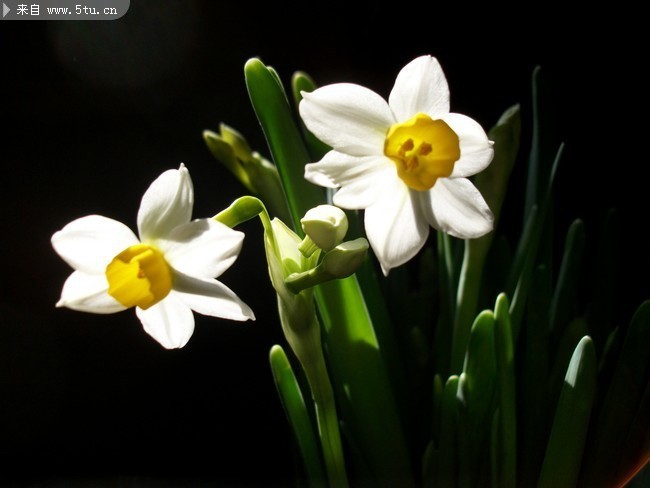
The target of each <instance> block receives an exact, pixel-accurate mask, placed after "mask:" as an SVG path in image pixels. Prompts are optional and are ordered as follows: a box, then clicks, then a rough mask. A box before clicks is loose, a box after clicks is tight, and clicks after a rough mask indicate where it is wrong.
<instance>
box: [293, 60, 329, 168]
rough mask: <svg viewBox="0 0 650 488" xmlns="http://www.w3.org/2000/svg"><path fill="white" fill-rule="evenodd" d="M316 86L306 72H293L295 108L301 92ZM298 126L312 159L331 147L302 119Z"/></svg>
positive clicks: (323, 154) (315, 158)
mask: <svg viewBox="0 0 650 488" xmlns="http://www.w3.org/2000/svg"><path fill="white" fill-rule="evenodd" d="M316 88H317V87H316V83H314V80H312V79H311V78H310V77H309V75H308V74H307V73H303V72H302V71H297V72H295V73H294V74H293V77H292V78H291V91H292V93H293V100H294V102H295V103H296V108H297V107H299V106H300V101H301V100H302V92H307V93H310V92H313V91H314V90H315V89H316ZM300 128H301V129H302V134H303V136H304V138H305V142H306V143H307V148H308V149H309V154H310V155H311V158H312V159H313V160H314V161H319V160H320V159H321V158H322V157H323V156H325V154H326V153H327V152H328V151H329V150H330V149H331V148H330V147H329V146H328V145H327V144H325V143H324V142H322V141H321V140H320V139H318V138H317V137H316V136H314V134H312V133H311V132H310V131H309V130H308V129H307V127H306V126H305V124H304V123H303V122H302V119H301V123H300Z"/></svg>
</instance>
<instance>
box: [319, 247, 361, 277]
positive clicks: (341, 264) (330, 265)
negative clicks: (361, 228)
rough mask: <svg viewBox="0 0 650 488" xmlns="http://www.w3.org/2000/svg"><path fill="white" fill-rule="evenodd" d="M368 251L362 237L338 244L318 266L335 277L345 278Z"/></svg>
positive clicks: (359, 263)
mask: <svg viewBox="0 0 650 488" xmlns="http://www.w3.org/2000/svg"><path fill="white" fill-rule="evenodd" d="M367 252H368V241H367V240H365V239H364V238H363V237H360V238H359V239H355V240H353V241H348V242H344V243H343V244H339V245H338V246H336V247H335V248H334V249H332V250H331V251H330V252H328V253H327V254H326V255H325V257H324V258H323V261H322V263H321V264H320V266H322V267H323V268H324V270H325V271H326V272H327V273H328V274H331V275H332V276H334V277H336V278H347V277H348V276H350V275H351V274H353V273H354V272H355V271H356V270H357V269H359V266H361V264H362V263H363V260H364V258H365V257H366V253H367Z"/></svg>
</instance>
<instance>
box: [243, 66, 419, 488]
mask: <svg viewBox="0 0 650 488" xmlns="http://www.w3.org/2000/svg"><path fill="white" fill-rule="evenodd" d="M244 71H245V74H246V86H247V87H248V92H249V95H250V98H251V102H252V104H253V108H254V109H255V113H256V114H257V118H258V119H259V121H260V124H261V125H262V129H263V131H264V134H265V136H266V140H267V142H268V144H269V148H270V150H271V154H272V156H273V160H274V161H275V163H276V165H277V166H278V170H279V172H280V177H281V179H282V184H283V186H284V190H285V193H286V195H287V200H288V203H289V207H290V209H291V215H292V216H293V221H294V222H293V224H294V226H295V228H296V230H297V232H298V233H302V229H301V226H300V219H301V218H302V216H303V215H304V214H305V212H306V211H307V210H309V209H310V208H312V207H315V206H317V205H319V204H321V203H323V202H324V201H325V195H324V192H323V191H322V189H321V188H320V187H317V186H314V185H312V184H310V183H308V182H307V180H305V179H304V167H305V164H307V163H309V162H310V157H309V155H308V153H307V150H306V148H305V146H304V144H303V142H302V138H301V134H300V131H299V129H298V128H297V126H296V124H295V123H294V120H293V114H292V111H291V107H290V106H289V103H288V101H287V98H286V95H285V93H284V90H283V89H282V85H281V83H280V81H279V77H278V76H277V73H276V72H275V70H271V69H269V68H267V67H266V66H265V65H264V64H263V63H262V62H261V61H260V60H259V59H251V60H249V61H248V62H247V63H246V66H245V70H244ZM315 297H316V301H317V303H318V309H319V312H320V314H321V318H322V324H323V326H324V329H325V342H326V346H327V354H328V357H329V360H330V361H329V363H330V367H331V368H332V373H333V374H332V380H333V383H334V384H335V387H336V390H337V398H338V399H339V400H340V401H341V417H342V418H343V421H344V422H345V424H346V428H347V431H348V432H350V434H351V435H352V436H354V440H353V444H355V445H357V446H359V449H360V450H361V452H362V453H363V455H364V457H365V459H366V460H367V463H368V466H369V467H370V469H371V470H372V472H373V474H374V476H375V477H376V478H377V479H378V480H381V481H382V482H383V483H390V482H391V480H393V481H394V480H399V481H400V483H402V484H404V485H405V486H408V485H410V484H411V483H412V476H413V475H412V472H411V466H410V461H409V458H408V452H407V449H406V442H405V439H404V435H403V432H402V426H401V422H400V419H399V414H398V410H397V407H396V403H395V399H394V396H393V387H392V386H391V383H390V376H389V373H388V371H387V368H386V365H385V362H384V358H383V357H382V351H383V349H384V348H383V345H382V347H380V343H382V344H383V343H389V342H390V341H387V340H386V337H390V335H391V333H392V332H391V331H390V330H388V329H385V330H384V329H382V330H379V329H375V328H374V327H373V322H372V319H371V315H370V312H369V310H368V307H367V306H366V302H365V301H364V296H363V295H362V293H361V289H360V286H359V282H358V281H357V279H356V277H355V276H352V277H349V278H346V279H344V280H336V281H331V282H329V283H326V284H324V285H321V286H319V287H318V288H317V289H316V290H315ZM384 322H386V320H384V321H383V322H380V323H384ZM387 347H388V348H389V347H390V346H387ZM351 398H354V401H353V402H352V401H350V399H351ZM387 459H388V460H389V461H387Z"/></svg>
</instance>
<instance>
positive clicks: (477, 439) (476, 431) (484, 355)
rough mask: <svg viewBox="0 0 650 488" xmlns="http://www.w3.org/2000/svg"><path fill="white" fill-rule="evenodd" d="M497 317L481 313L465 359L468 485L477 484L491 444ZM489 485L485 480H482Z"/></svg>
mask: <svg viewBox="0 0 650 488" xmlns="http://www.w3.org/2000/svg"><path fill="white" fill-rule="evenodd" d="M494 327H495V322H494V314H493V312H492V311H491V310H484V311H483V312H481V313H480V314H479V315H478V316H477V317H476V320H475V321H474V324H473V325H472V331H471V334H470V338H469V343H468V345H467V355H466V356H465V366H464V370H463V371H464V373H463V375H462V377H464V378H465V382H464V383H465V384H466V387H465V390H466V392H465V403H466V411H467V420H466V424H467V429H466V430H467V436H468V440H467V443H468V451H469V452H468V453H467V455H466V460H465V463H466V464H467V466H468V469H467V470H466V476H467V477H468V478H469V480H470V481H469V485H470V486H474V485H476V483H477V476H478V475H479V473H480V471H481V469H480V468H481V465H482V463H483V462H484V456H485V445H486V444H487V442H488V441H489V436H490V430H489V426H490V421H491V418H492V411H493V409H494V402H495V390H496V356H495V354H496V352H495V344H494ZM483 481H486V480H483Z"/></svg>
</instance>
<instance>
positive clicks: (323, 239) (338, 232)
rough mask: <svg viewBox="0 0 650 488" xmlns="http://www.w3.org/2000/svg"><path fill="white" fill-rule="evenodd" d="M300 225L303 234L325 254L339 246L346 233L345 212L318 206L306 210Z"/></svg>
mask: <svg viewBox="0 0 650 488" xmlns="http://www.w3.org/2000/svg"><path fill="white" fill-rule="evenodd" d="M300 223H301V224H302V230H303V231H305V234H307V236H309V238H310V239H311V240H312V241H313V242H314V244H316V245H317V246H318V247H319V248H320V249H322V250H323V251H325V252H329V251H331V250H332V249H334V247H336V246H337V245H339V244H340V243H341V241H342V240H343V238H344V237H345V234H346V233H347V231H348V218H347V216H346V215H345V212H343V210H341V209H340V208H338V207H334V206H332V205H319V206H317V207H314V208H312V209H310V210H308V211H307V213H306V214H305V216H304V217H303V218H302V219H301V220H300Z"/></svg>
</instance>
